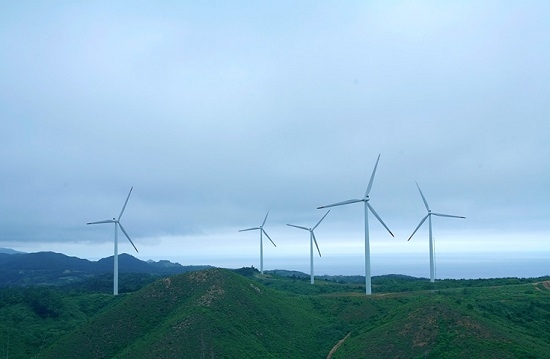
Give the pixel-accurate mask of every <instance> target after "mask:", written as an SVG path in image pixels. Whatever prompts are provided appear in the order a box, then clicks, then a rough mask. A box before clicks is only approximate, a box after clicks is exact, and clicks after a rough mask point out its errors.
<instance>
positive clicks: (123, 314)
mask: <svg viewBox="0 0 550 359" xmlns="http://www.w3.org/2000/svg"><path fill="white" fill-rule="evenodd" d="M339 326H340V327H341V325H339V321H338V320H334V318H330V317H326V316H323V315H321V313H318V312H316V311H315V308H314V303H313V302H312V301H311V300H310V299H309V298H308V297H306V296H297V295H290V294H286V293H281V292H277V291H273V290H270V289H269V288H266V287H264V286H263V285H261V284H259V283H256V282H253V281H251V280H249V279H246V278H244V277H242V276H240V275H238V274H235V273H233V272H231V271H228V270H222V269H214V270H207V271H201V272H194V273H190V274H183V275H178V276H174V277H170V278H165V279H163V280H160V281H157V282H155V283H153V284H151V285H149V286H147V287H145V288H143V289H142V290H140V291H138V292H136V293H134V294H131V295H128V296H127V297H126V298H125V299H124V300H122V301H121V302H120V303H118V304H117V305H116V306H113V307H112V308H111V309H110V310H108V311H106V312H104V313H103V314H101V315H99V316H97V317H96V318H94V319H93V320H92V321H90V322H89V323H87V324H85V325H83V326H81V327H79V328H78V329H77V330H75V331H74V332H72V333H71V334H69V335H68V336H67V337H65V338H63V339H62V340H60V341H59V342H58V343H56V344H55V345H53V346H52V347H51V348H49V349H48V350H47V351H45V352H43V353H42V355H41V358H61V357H63V358H77V357H78V358H115V357H120V358H125V357H132V358H183V357H186V358H202V357H220V358H221V357H225V358H228V357H229V358H252V357H256V358H258V357H261V358H280V357H292V358H311V357H322V356H323V355H326V353H328V351H329V350H330V348H331V346H332V345H333V344H334V343H335V342H337V341H338V339H339V337H340V336H342V335H344V334H345V329H344V328H341V329H339Z"/></svg>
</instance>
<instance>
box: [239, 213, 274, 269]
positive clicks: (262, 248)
mask: <svg viewBox="0 0 550 359" xmlns="http://www.w3.org/2000/svg"><path fill="white" fill-rule="evenodd" d="M268 215H269V211H267V214H266V215H265V218H264V221H263V222H262V225H261V226H259V227H253V228H247V229H241V230H239V232H245V231H255V230H259V231H260V273H261V274H264V244H263V236H262V235H263V234H265V235H266V236H267V238H269V240H270V241H271V243H273V245H274V246H275V247H277V245H276V244H275V242H273V240H272V239H271V237H270V236H269V234H267V232H266V231H265V230H264V224H265V221H267V216H268Z"/></svg>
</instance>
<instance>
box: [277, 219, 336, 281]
mask: <svg viewBox="0 0 550 359" xmlns="http://www.w3.org/2000/svg"><path fill="white" fill-rule="evenodd" d="M328 212H330V210H328V211H327V213H325V215H324V216H323V218H321V219H320V220H319V222H317V224H316V225H315V226H314V227H313V228H306V227H302V226H296V225H294V224H287V226H291V227H295V228H299V229H303V230H306V231H309V256H310V267H311V284H313V242H315V246H316V247H317V252H319V257H320V256H321V250H319V245H318V244H317V238H315V233H313V231H314V230H315V228H317V226H319V224H321V222H322V221H323V219H325V217H326V216H327V214H328Z"/></svg>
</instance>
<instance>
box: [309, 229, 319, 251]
mask: <svg viewBox="0 0 550 359" xmlns="http://www.w3.org/2000/svg"><path fill="white" fill-rule="evenodd" d="M311 235H312V236H313V242H315V247H317V252H319V257H320V256H321V251H320V250H319V245H318V244H317V238H315V233H313V231H311Z"/></svg>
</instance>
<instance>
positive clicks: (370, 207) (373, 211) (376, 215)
mask: <svg viewBox="0 0 550 359" xmlns="http://www.w3.org/2000/svg"><path fill="white" fill-rule="evenodd" d="M367 206H368V207H369V209H370V211H371V212H372V214H374V216H375V217H376V218H377V219H378V220H379V221H380V223H382V225H383V226H384V228H386V230H387V231H388V232H390V234H391V236H392V237H395V236H394V235H393V233H392V232H391V231H390V229H389V228H388V226H386V223H384V221H383V220H382V218H380V216H379V215H378V213H376V211H375V210H374V208H372V206H371V205H370V203H369V202H367Z"/></svg>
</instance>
